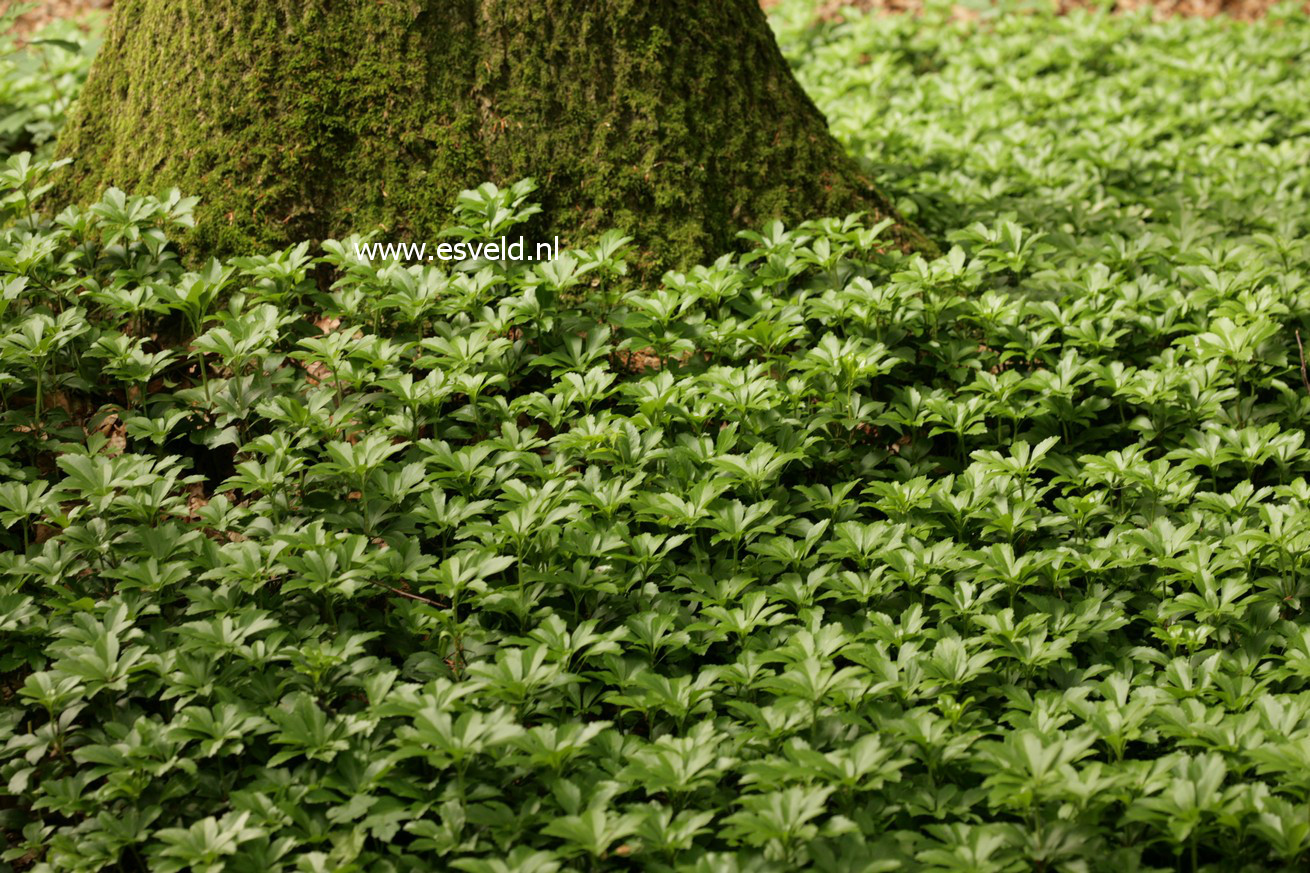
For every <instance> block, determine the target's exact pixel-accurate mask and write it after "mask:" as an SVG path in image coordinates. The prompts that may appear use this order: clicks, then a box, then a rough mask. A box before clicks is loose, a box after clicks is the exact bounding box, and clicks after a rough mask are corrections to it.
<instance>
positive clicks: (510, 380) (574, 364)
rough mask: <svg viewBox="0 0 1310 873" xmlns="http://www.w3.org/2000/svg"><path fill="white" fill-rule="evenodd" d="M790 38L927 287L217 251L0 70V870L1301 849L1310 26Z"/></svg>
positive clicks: (781, 229)
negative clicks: (64, 154)
mask: <svg viewBox="0 0 1310 873" xmlns="http://www.w3.org/2000/svg"><path fill="white" fill-rule="evenodd" d="M804 6H805V4H802V3H799V2H793V3H784V4H782V5H781V7H780V8H779V9H778V10H777V13H776V14H777V18H776V20H775V23H776V26H777V28H778V30H779V33H780V36H781V38H782V41H783V43H784V46H785V47H787V48H788V50H789V51H790V52H791V54H792V60H793V62H794V64H795V66H796V69H797V74H798V76H799V77H800V78H801V79H802V81H803V82H804V83H805V84H806V86H807V88H808V89H809V90H810V92H811V93H812V94H813V95H814V97H815V99H816V101H817V102H818V103H819V104H820V106H821V108H823V109H824V111H825V112H826V113H827V114H828V116H829V118H830V119H831V120H832V122H833V126H834V129H835V131H836V132H837V134H838V135H839V136H841V137H842V138H844V139H845V141H846V142H847V144H848V145H849V147H850V148H851V149H852V150H853V151H854V152H856V153H858V154H861V155H865V156H867V158H868V159H869V160H870V161H873V162H874V163H876V164H879V165H883V166H888V167H891V166H896V167H901V168H904V169H903V170H901V172H902V173H903V177H902V178H900V179H899V180H898V181H897V183H896V186H895V187H896V190H898V191H899V192H901V199H902V203H901V208H902V210H903V211H904V212H906V213H909V214H914V215H915V216H916V217H917V219H918V220H919V221H920V222H921V223H922V224H923V225H924V226H925V227H927V228H929V229H930V230H932V232H933V233H934V235H935V236H937V237H938V238H939V239H943V240H945V241H946V243H947V244H946V245H945V246H943V249H944V251H945V252H946V253H945V254H944V255H942V256H941V257H939V258H935V259H932V260H928V259H925V258H923V257H922V256H914V257H906V256H904V255H901V254H899V253H897V252H895V251H889V252H884V251H882V250H881V249H882V248H883V247H884V244H883V241H884V237H883V235H882V234H883V233H884V232H885V231H886V230H887V226H886V224H885V223H883V224H870V223H868V222H866V221H865V220H864V219H863V218H862V217H861V216H858V215H856V216H848V217H838V218H829V219H822V220H815V221H811V222H806V223H804V224H801V225H797V226H794V227H787V226H784V225H782V224H781V223H771V224H769V225H768V226H766V227H762V228H757V229H755V230H751V231H747V232H746V233H744V234H742V237H741V243H742V247H741V250H740V251H737V252H730V253H726V254H724V255H723V256H722V257H720V258H718V259H717V260H716V261H715V262H713V263H711V264H706V265H703V266H700V267H696V268H694V269H691V270H688V271H686V272H682V273H670V274H668V275H667V276H665V277H664V279H663V281H662V282H659V283H637V282H635V281H634V280H633V279H632V278H631V276H630V274H629V273H628V271H627V269H626V261H625V258H626V257H627V250H626V245H627V243H628V242H629V241H630V240H628V239H627V238H626V237H625V236H624V235H623V234H621V233H619V232H614V233H611V234H607V235H605V236H603V237H601V238H600V239H599V240H597V241H596V242H595V243H594V244H592V245H590V246H585V247H582V248H574V249H571V250H568V251H565V252H562V253H561V257H560V258H559V259H558V260H556V261H554V262H551V263H543V264H521V263H512V262H489V261H483V262H476V263H465V264H461V265H456V266H454V267H451V266H450V265H432V264H426V263H423V264H408V263H398V262H382V261H376V262H371V263H370V262H364V261H361V260H359V259H357V258H355V257H354V256H353V254H352V253H353V252H354V251H355V247H356V246H357V245H358V244H359V243H360V241H361V240H365V239H368V238H369V237H367V236H357V237H354V238H352V239H346V240H338V241H331V240H330V241H327V242H324V243H323V244H322V245H321V247H318V248H314V247H311V246H310V245H308V244H302V245H297V246H294V247H291V248H288V249H286V250H284V251H280V252H265V253H258V254H252V255H250V256H248V257H243V258H235V259H232V260H229V261H225V262H217V261H211V262H202V263H199V264H197V263H192V262H189V261H188V258H187V252H185V251H179V250H178V249H177V247H176V246H175V244H174V243H172V242H170V239H172V238H173V237H175V236H176V235H177V234H178V233H179V232H180V231H183V230H184V229H185V228H187V227H188V226H189V224H190V212H191V209H192V208H193V207H194V205H195V204H194V202H193V201H192V200H191V199H189V198H188V197H187V196H186V195H185V192H169V193H164V194H161V195H158V196H145V195H140V194H129V193H126V192H122V191H108V192H106V193H105V194H104V196H103V198H102V199H101V200H100V201H99V202H96V203H92V204H85V205H81V206H78V205H69V204H62V203H51V202H47V201H48V198H47V195H48V193H49V190H50V189H49V187H48V185H49V179H50V178H52V174H54V173H58V172H61V171H62V168H61V167H58V166H55V165H54V164H52V163H50V162H49V160H48V152H49V142H50V138H51V136H52V135H53V134H54V133H55V132H56V131H57V129H58V127H59V125H60V124H61V123H62V119H63V113H64V111H65V106H66V102H67V99H68V98H69V97H70V96H71V95H72V94H73V93H75V92H76V88H77V85H78V83H79V82H80V81H81V78H83V77H84V76H85V66H86V63H87V61H88V58H89V49H88V48H87V47H86V44H85V42H84V41H85V39H86V37H85V36H84V35H81V34H79V33H78V32H76V31H67V30H60V31H57V33H56V35H55V36H54V37H52V39H53V40H56V41H51V42H48V43H46V44H41V43H39V42H38V43H36V44H34V45H33V46H32V48H31V52H34V53H35V54H33V55H29V56H24V58H23V59H20V60H15V59H13V57H6V58H5V59H3V60H0V104H3V105H4V106H5V108H6V112H7V113H8V115H7V117H8V118H9V120H8V121H7V122H6V123H5V124H4V125H3V126H2V127H3V130H0V149H3V150H4V151H5V154H6V155H7V156H8V157H7V163H6V164H5V166H4V168H3V169H2V170H0V213H2V215H3V221H2V222H0V224H2V226H0V395H2V397H3V404H4V405H3V412H0V419H2V421H3V428H0V471H3V477H2V478H3V480H4V481H3V482H0V542H2V545H0V688H3V689H4V693H3V694H0V728H2V730H0V737H2V738H3V739H2V740H0V778H2V779H3V785H4V786H5V791H6V794H7V797H8V800H7V802H6V803H5V804H3V806H4V808H3V809H2V810H0V831H3V834H4V837H5V840H4V842H5V846H6V848H5V849H4V851H3V856H2V857H3V863H5V864H7V865H9V866H10V867H12V868H13V869H15V870H40V871H57V870H58V871H61V870H101V869H104V870H110V869H152V870H153V869H158V870H165V871H168V870H178V871H180V870H205V871H211V870H212V871H217V870H234V871H242V870H250V871H256V870H258V871H267V870H287V871H291V870H304V869H310V870H392V871H411V870H412V871H418V870H431V869H438V868H440V869H444V868H450V869H457V870H464V871H475V873H492V871H537V873H551V871H566V870H579V871H581V870H601V869H615V870H619V869H635V868H640V869H650V870H665V871H698V870H740V871H745V870H751V871H779V873H782V871H790V870H796V869H818V870H834V871H836V870H850V871H857V870H858V871H869V870H907V871H918V870H933V871H961V873H962V871H1021V870H1065V871H1094V870H1107V871H1124V870H1139V871H1147V870H1175V869H1182V870H1211V871H1228V870H1234V871H1236V870H1274V869H1277V870H1289V871H1290V870H1300V869H1304V867H1305V865H1306V864H1307V863H1310V780H1308V779H1307V774H1308V773H1310V684H1308V683H1310V625H1308V624H1307V620H1306V617H1305V613H1304V611H1303V610H1304V604H1305V600H1306V598H1307V595H1310V560H1308V559H1307V555H1310V511H1308V510H1307V500H1310V486H1308V485H1307V473H1308V472H1310V452H1307V449H1306V446H1305V428H1306V425H1307V421H1310V385H1307V384H1304V383H1303V381H1302V369H1301V368H1302V362H1301V360H1300V354H1299V349H1298V346H1297V331H1298V330H1299V331H1300V332H1301V333H1302V334H1303V335H1310V322H1308V321H1307V315H1306V313H1307V312H1308V311H1310V245H1307V243H1306V233H1307V224H1306V221H1307V219H1306V212H1305V208H1304V199H1305V198H1304V194H1305V191H1306V190H1310V168H1308V167H1307V165H1306V163H1305V161H1304V154H1305V150H1306V148H1307V144H1308V143H1310V129H1307V127H1306V124H1305V118H1306V117H1307V109H1308V108H1310V107H1308V106H1307V103H1308V101H1310V98H1308V97H1307V95H1310V82H1307V67H1306V65H1304V64H1298V63H1295V60H1296V59H1297V58H1299V57H1301V56H1304V55H1306V54H1310V18H1307V17H1306V16H1305V15H1304V14H1303V13H1300V12H1290V11H1287V10H1283V11H1281V12H1280V13H1278V14H1277V15H1276V16H1275V21H1276V23H1272V22H1265V23H1255V24H1249V25H1240V26H1238V25H1233V26H1228V25H1221V24H1218V23H1215V22H1206V21H1189V20H1169V21H1166V22H1159V23H1150V22H1148V21H1147V20H1146V19H1144V18H1140V17H1132V16H1128V17H1104V16H1093V15H1088V14H1084V13H1078V14H1071V15H1068V16H1064V17H1055V16H1050V15H1046V14H1034V15H1024V16H999V17H996V18H994V19H991V20H989V21H988V23H987V25H986V26H985V27H984V26H980V25H977V24H970V23H968V22H963V21H957V22H955V23H949V22H948V21H947V20H946V19H945V18H944V17H943V16H942V15H941V14H940V13H936V12H929V13H928V15H927V17H926V18H925V19H913V18H908V17H852V18H851V19H850V20H849V21H848V22H847V23H846V24H845V25H843V26H842V27H838V28H828V27H819V28H814V27H811V26H810V23H809V22H810V17H809V15H808V13H806V11H805V9H804V8H803V7H804ZM65 38H67V40H68V41H67V44H64V43H61V42H58V41H57V40H65ZM32 58H44V59H45V61H46V63H47V64H48V69H49V70H51V71H54V72H57V75H56V76H55V77H54V83H53V84H51V83H49V82H45V81H44V80H42V81H41V82H40V83H38V82H37V79H36V73H35V72H34V70H35V69H37V68H36V67H34V66H33V63H34V61H33V60H32ZM906 154H908V155H914V156H916V160H915V161H912V162H909V164H908V165H907V162H906V160H905V159H904V155H906ZM898 155H900V156H901V157H898ZM911 166H912V167H913V169H910V168H909V167H911ZM536 191H537V188H536V183H533V182H531V181H527V180H525V181H522V182H520V183H518V184H513V185H507V186H506V185H502V186H500V187H497V186H494V185H490V184H488V185H484V186H482V187H480V188H478V189H475V190H473V191H469V192H466V193H465V195H464V196H463V197H461V198H460V200H459V203H458V204H457V207H456V209H455V211H454V215H453V216H452V221H451V225H450V228H449V230H448V234H447V235H448V236H449V237H450V238H452V239H460V240H486V239H493V238H497V237H499V236H502V235H505V234H513V233H516V232H518V230H519V229H521V228H522V227H523V222H525V221H526V220H528V219H529V218H531V217H532V216H533V215H534V214H535V212H536V208H535V206H534V202H533V196H534V194H535V192H536ZM360 231H361V234H367V233H368V231H369V229H368V228H361V229H360Z"/></svg>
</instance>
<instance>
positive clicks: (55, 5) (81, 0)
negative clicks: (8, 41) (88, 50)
mask: <svg viewBox="0 0 1310 873" xmlns="http://www.w3.org/2000/svg"><path fill="white" fill-rule="evenodd" d="M113 4H114V0H41V2H39V3H36V4H35V8H34V9H32V10H31V11H29V12H25V13H24V14H23V15H22V16H21V17H19V19H18V22H17V23H16V24H15V25H14V31H15V32H16V33H18V34H20V35H25V34H28V33H31V32H32V31H34V30H37V29H39V28H41V27H42V26H43V25H45V24H47V23H49V22H50V21H53V20H54V19H56V18H75V17H77V16H79V15H82V14H84V13H86V12H89V11H91V10H96V9H108V8H109V7H110V6H112V5H113ZM23 5H26V4H24V3H17V2H14V0H0V13H4V12H8V11H9V10H10V9H12V8H14V7H15V6H23Z"/></svg>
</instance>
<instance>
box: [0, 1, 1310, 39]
mask: <svg viewBox="0 0 1310 873" xmlns="http://www.w3.org/2000/svg"><path fill="white" fill-rule="evenodd" d="M113 2H114V0H40V2H38V3H37V4H36V8H34V9H33V10H31V11H30V12H28V13H26V14H25V15H23V16H22V17H21V18H19V20H18V23H17V24H16V25H15V30H17V31H18V32H19V33H21V34H26V33H31V32H32V31H34V30H36V29H38V28H39V27H41V26H42V25H44V24H46V23H47V22H49V21H51V20H53V19H56V18H73V17H76V16H78V15H81V14H83V13H85V12H88V11H90V10H99V9H108V8H109V7H111V6H112V5H113ZM1053 2H1054V3H1055V4H1056V5H1057V6H1058V7H1059V8H1060V9H1061V10H1068V9H1073V8H1076V7H1080V6H1092V5H1095V3H1094V2H1089V0H1053ZM1277 2H1278V0H1115V4H1114V5H1115V8H1116V9H1119V10H1124V11H1130V10H1134V9H1139V8H1141V7H1143V6H1154V7H1155V8H1156V12H1157V16H1158V17H1164V16H1168V15H1196V16H1203V17H1206V18H1209V17H1213V16H1215V15H1228V16H1231V17H1233V18H1238V19H1242V20H1250V19H1252V18H1260V17H1262V16H1263V15H1264V14H1265V13H1266V12H1268V11H1269V10H1270V9H1271V8H1272V7H1274V6H1275V5H1277ZM775 3H776V0H760V5H761V6H763V7H764V8H766V9H767V8H769V7H770V6H773V5H774V4H775ZM14 5H15V2H14V0H0V12H3V11H5V10H7V9H9V8H10V7H11V6H14ZM923 5H924V4H923V2H922V0H824V2H821V3H820V4H819V15H821V16H822V17H825V18H832V17H836V16H838V15H840V14H841V9H842V8H843V7H845V6H855V7H857V8H860V9H881V10H885V11H887V12H915V11H917V10H919V9H921V8H922V7H923ZM1306 7H1307V8H1308V9H1310V2H1307V3H1306ZM959 8H960V10H961V13H962V14H964V15H968V14H970V11H969V10H968V9H967V8H966V7H965V6H960V7H959Z"/></svg>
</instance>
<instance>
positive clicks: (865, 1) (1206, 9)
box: [760, 0, 1310, 21]
mask: <svg viewBox="0 0 1310 873" xmlns="http://www.w3.org/2000/svg"><path fill="white" fill-rule="evenodd" d="M777 2H778V0H761V2H760V5H761V6H763V7H764V8H765V9H768V8H769V7H770V6H774V5H776V4H777ZM1052 2H1053V3H1054V5H1055V6H1056V7H1057V8H1058V9H1059V10H1060V11H1061V12H1067V11H1069V10H1072V9H1077V8H1085V7H1094V6H1101V5H1103V3H1100V2H1097V0H1052ZM1279 2H1281V0H1113V4H1112V5H1113V8H1114V9H1115V10H1116V11H1121V12H1131V11H1134V10H1137V9H1141V8H1142V7H1144V6H1154V7H1155V9H1156V17H1157V18H1164V17H1167V16H1170V15H1193V16H1201V17H1204V18H1212V17H1214V16H1216V15H1228V16H1231V17H1232V18H1237V19H1241V20H1246V21H1249V20H1251V19H1254V18H1261V17H1263V16H1264V15H1265V14H1266V13H1267V12H1269V10H1270V9H1272V8H1274V7H1275V6H1277V5H1278V4H1279ZM924 5H925V4H924V3H923V0H823V2H820V3H819V4H818V15H819V17H821V18H837V17H840V15H841V11H842V9H844V8H847V7H852V6H853V7H855V8H857V9H863V10H869V9H878V10H883V11H886V12H911V13H912V12H917V11H919V10H920V9H922V8H923V7H924ZM979 5H981V4H978V3H970V4H958V5H957V6H956V10H957V11H958V13H959V14H960V15H961V16H962V17H970V16H972V15H975V14H976V9H977V8H978V6H979ZM1033 5H1034V7H1036V6H1037V5H1039V3H1034V4H1033ZM1305 6H1306V9H1308V10H1310V2H1307V3H1306V4H1305Z"/></svg>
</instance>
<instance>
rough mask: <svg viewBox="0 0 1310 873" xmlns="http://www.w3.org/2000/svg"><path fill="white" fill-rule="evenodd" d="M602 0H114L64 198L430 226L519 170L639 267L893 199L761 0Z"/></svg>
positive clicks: (210, 212)
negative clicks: (138, 198)
mask: <svg viewBox="0 0 1310 873" xmlns="http://www.w3.org/2000/svg"><path fill="white" fill-rule="evenodd" d="M597 6H598V4H590V3H581V2H576V0H573V2H565V0H535V2H531V3H526V2H522V0H513V2H511V0H444V2H439V0H412V2H395V0H387V2H383V3H379V2H377V0H337V2H329V0H272V2H270V0H219V2H213V0H205V2H203V3H201V2H196V0H119V2H118V3H117V4H116V8H115V18H114V21H113V24H112V25H111V28H110V31H109V33H108V35H107V37H106V40H105V45H104V47H103V49H102V51H101V54H100V56H99V58H98V59H97V61H96V63H95V66H94V68H93V69H92V73H91V77H90V80H89V81H88V84H87V87H86V90H85V92H84V94H83V97H82V101H81V105H80V109H79V111H78V112H77V114H76V116H75V118H74V120H73V122H72V123H71V124H70V126H69V129H68V130H67V132H66V134H65V136H64V141H63V144H62V151H63V153H64V154H66V155H69V156H72V157H74V158H75V159H76V161H77V163H76V165H75V167H76V169H75V171H74V173H73V175H72V176H71V177H70V179H71V181H70V182H69V183H68V190H67V191H65V192H64V193H66V194H68V195H71V196H73V197H76V198H82V199H85V198H90V197H93V196H95V195H96V194H97V193H98V192H99V190H102V189H103V188H105V187H107V186H109V185H118V186H119V187H122V188H126V189H129V190H144V191H157V190H160V189H162V188H167V187H173V186H176V187H179V188H182V189H183V190H185V191H186V192H188V193H193V194H196V195H198V196H200V197H201V207H200V209H199V210H198V212H197V227H196V229H195V231H194V234H193V238H192V240H191V243H192V246H193V248H194V249H195V250H198V251H201V252H213V253H216V254H232V253H238V252H242V251H247V250H250V249H255V248H262V247H265V246H268V245H280V244H284V243H287V242H290V241H294V240H298V239H306V238H308V239H322V238H324V237H327V236H340V235H344V234H346V233H349V232H350V231H352V230H366V229H369V228H371V227H373V226H376V225H381V226H382V227H384V228H386V230H387V233H388V234H389V235H390V236H394V237H396V238H412V239H417V240H426V239H431V238H432V237H433V235H434V234H435V232H436V231H437V230H438V229H439V228H440V227H441V226H442V225H443V224H445V223H446V221H447V218H448V215H449V209H450V206H451V205H452V204H453V202H454V198H455V196H456V194H457V193H458V192H459V191H460V190H462V189H464V188H468V187H471V186H473V185H476V184H477V183H479V182H481V181H484V180H486V179H491V180H493V181H496V182H500V183H506V182H512V181H514V180H516V179H519V178H522V177H524V176H533V177H535V178H537V179H538V181H539V182H540V183H541V187H542V192H541V193H542V196H543V199H544V201H545V206H546V212H545V213H544V216H543V219H542V224H541V227H540V230H541V232H542V233H544V234H551V235H553V234H555V233H558V234H560V235H561V236H562V237H564V238H565V239H568V240H570V241H571V242H574V243H582V242H585V240H586V239H587V238H589V237H590V236H592V235H594V234H595V233H597V232H599V231H601V230H604V229H606V228H609V227H621V228H624V229H625V230H627V231H628V232H630V233H632V234H633V235H634V236H635V237H636V238H637V241H638V245H639V246H640V247H641V249H642V251H643V252H644V253H645V262H644V264H643V266H644V267H645V268H648V269H658V268H661V267H663V266H669V265H683V264H686V263H688V262H690V261H695V260H700V259H702V258H704V257H705V256H706V255H707V254H712V253H716V252H718V251H721V250H723V249H726V248H729V247H731V246H732V244H733V239H734V235H735V233H736V231H737V230H738V229H740V228H742V227H747V226H755V225H758V224H760V223H761V222H762V221H764V220H766V219H768V218H770V217H785V218H792V219H796V218H802V217H816V216H819V215H828V214H845V213H848V212H851V211H855V210H864V211H870V212H876V213H880V214H887V213H888V206H887V202H886V201H885V199H883V198H882V197H881V196H880V195H879V194H878V192H877V191H876V190H875V189H874V187H873V185H872V184H871V183H870V182H869V181H868V180H867V179H865V178H864V177H863V176H862V175H861V174H860V172H859V170H858V169H857V167H856V166H855V164H854V162H853V161H852V160H851V159H850V158H849V157H848V156H847V155H845V154H844V153H843V152H842V150H841V148H840V146H839V145H838V144H837V143H836V142H835V141H834V140H833V139H832V138H831V137H830V136H829V135H828V132H827V126H826V123H825V121H824V119H823V117H822V115H821V114H820V113H819V112H818V110H817V109H816V108H815V107H814V105H813V103H811V101H810V100H809V98H808V97H807V96H806V95H805V93H804V92H803V91H802V90H801V89H800V87H799V86H798V85H797V84H796V82H795V81H794V79H793V78H792V76H791V73H790V71H789V69H788V68H787V65H786V62H785V60H784V59H783V57H782V55H781V53H780V52H779V50H778V48H777V46H776V44H775V43H774V40H773V36H772V33H771V31H770V30H769V28H768V24H767V22H766V21H765V19H764V17H763V14H762V13H761V12H760V10H759V7H758V5H757V4H756V3H755V2H754V0H731V2H727V0H688V2H680V3H676V4H673V3H649V2H634V0H620V2H613V3H608V4H603V8H597ZM900 241H901V242H902V244H905V245H909V246H921V245H923V244H924V243H923V241H922V238H921V237H919V236H918V235H917V234H916V233H915V232H914V231H913V230H912V229H909V228H904V229H903V230H902V233H901V237H900Z"/></svg>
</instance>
